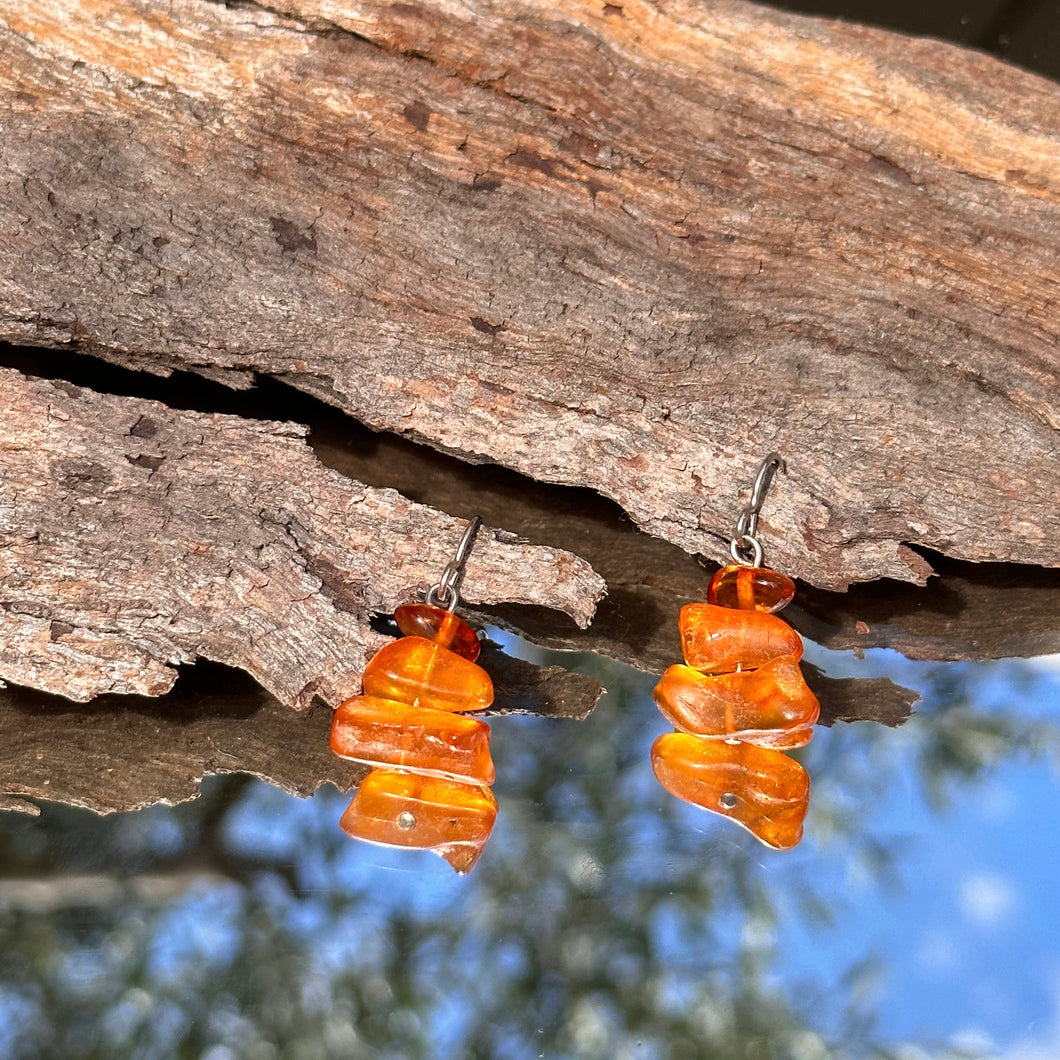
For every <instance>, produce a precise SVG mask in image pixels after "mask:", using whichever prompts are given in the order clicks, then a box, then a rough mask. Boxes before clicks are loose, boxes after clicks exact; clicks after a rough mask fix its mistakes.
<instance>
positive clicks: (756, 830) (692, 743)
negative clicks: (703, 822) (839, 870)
mask: <svg viewBox="0 0 1060 1060" xmlns="http://www.w3.org/2000/svg"><path fill="white" fill-rule="evenodd" d="M651 764H652V768H653V769H654V770H655V775H656V777H658V779H659V783H660V784H662V786H663V787H664V788H665V789H666V790H667V791H668V792H670V794H671V795H674V796H676V797H677V798H679V799H684V801H685V802H690V803H692V804H693V805H695V806H701V807H702V808H703V809H705V810H710V811H711V812H712V813H718V814H721V815H722V816H724V817H729V818H731V819H732V820H734V821H736V822H737V823H738V824H741V825H743V827H744V828H746V829H747V830H748V831H749V832H750V833H751V834H752V835H754V836H755V837H756V838H757V839H760V840H761V841H762V842H763V843H765V844H766V846H770V847H773V848H774V849H777V850H786V849H788V848H790V847H793V846H795V845H796V844H797V843H798V842H799V840H800V839H801V838H802V822H803V819H804V818H805V816H806V809H807V807H808V806H809V801H810V778H809V776H808V775H807V773H806V770H805V769H803V768H802V766H801V765H799V763H798V762H796V761H795V759H793V758H789V757H788V756H787V755H786V754H784V753H783V752H781V751H774V750H772V749H771V748H767V747H756V746H755V745H754V744H750V743H736V744H730V743H726V742H725V741H724V740H701V739H698V738H697V737H695V736H688V735H686V734H685V733H683V732H670V733H666V734H665V735H663V736H660V737H659V738H658V739H657V740H656V741H655V743H654V745H653V746H652V749H651Z"/></svg>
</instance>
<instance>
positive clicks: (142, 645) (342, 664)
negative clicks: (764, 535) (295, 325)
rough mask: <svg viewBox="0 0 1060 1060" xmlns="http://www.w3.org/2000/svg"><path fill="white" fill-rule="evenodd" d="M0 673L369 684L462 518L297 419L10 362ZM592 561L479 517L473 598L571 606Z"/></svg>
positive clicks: (73, 688) (288, 691)
mask: <svg viewBox="0 0 1060 1060" xmlns="http://www.w3.org/2000/svg"><path fill="white" fill-rule="evenodd" d="M0 394H2V395H3V397H4V401H5V405H6V414H5V418H4V435H3V438H2V439H0V454H2V467H3V477H2V480H0V678H5V679H7V680H10V681H14V682H16V683H18V684H22V685H29V686H31V687H34V688H38V689H42V690H44V691H48V692H54V693H57V694H59V695H63V696H66V697H68V698H70V699H75V700H88V699H91V698H92V697H94V696H97V695H100V694H101V693H105V692H125V693H139V694H142V695H149V696H156V695H160V694H162V693H164V692H167V691H168V690H169V688H170V687H171V686H172V684H173V681H174V680H175V678H176V672H177V671H176V666H177V665H178V664H180V663H191V662H194V661H195V659H196V658H205V659H212V660H214V661H217V662H223V663H225V664H227V665H229V666H235V667H238V668H240V669H243V670H245V671H246V672H247V673H249V674H251V675H252V676H253V677H254V678H255V679H256V680H257V681H259V682H260V683H261V684H262V685H263V686H264V687H265V688H266V689H267V690H268V691H269V692H271V693H272V694H273V695H275V696H276V697H277V698H278V699H279V700H281V701H282V702H284V703H286V704H288V705H290V706H296V707H306V706H308V705H309V702H310V700H311V699H312V697H313V696H314V695H318V696H320V698H321V699H323V700H324V701H325V702H326V703H328V704H330V705H331V706H335V705H337V704H338V703H339V702H341V701H342V700H343V699H345V698H346V697H347V696H350V695H353V694H355V693H356V692H357V691H359V689H360V680H361V672H362V670H363V669H364V663H365V659H366V654H367V653H368V652H369V651H371V650H373V649H374V648H376V647H378V646H379V645H380V644H382V643H383V642H384V640H385V638H384V636H383V635H382V634H379V633H375V632H373V631H372V630H371V629H370V628H369V619H370V618H371V616H372V615H374V614H389V613H390V612H392V611H393V610H394V608H395V607H396V606H397V605H398V604H400V603H403V602H406V601H407V600H409V599H413V598H415V597H416V595H417V594H418V593H420V592H422V591H424V590H426V589H427V588H428V587H429V586H431V585H432V584H434V582H435V581H437V579H438V577H439V575H440V574H441V572H442V570H443V569H444V567H445V565H446V563H447V562H448V561H449V560H450V559H451V558H452V554H453V551H454V549H455V545H456V542H457V541H458V540H459V538H460V534H461V532H462V530H463V527H464V524H463V523H462V522H460V521H457V520H454V519H452V518H451V517H450V516H447V515H444V514H443V513H441V512H438V511H435V510H434V509H432V508H428V507H426V506H424V505H421V504H415V503H413V502H412V501H410V500H408V499H407V498H405V497H403V496H402V495H401V494H399V493H397V492H396V491H394V490H391V489H376V488H372V487H368V486H364V485H362V484H361V483H359V482H356V481H354V480H351V479H349V478H347V477H346V476H344V475H342V474H340V473H339V472H337V471H334V470H331V469H329V468H325V467H323V466H322V465H321V464H320V463H319V462H318V461H317V459H316V457H315V456H314V455H313V453H312V451H311V450H310V449H309V447H308V446H307V445H306V444H305V441H304V438H303V435H304V433H305V429H304V428H302V427H299V426H298V425H297V424H291V423H277V422H264V421H255V420H248V419H245V418H239V417H234V416H222V415H213V416H210V415H203V414H200V413H195V412H177V411H175V410H173V409H170V408H167V407H166V406H164V405H161V404H159V403H158V402H150V401H138V400H135V399H131V398H121V397H116V396H113V395H107V394H97V393H94V392H92V391H88V390H82V389H79V388H77V387H74V386H70V385H69V384H63V383H57V382H52V381H48V380H42V379H29V378H26V377H25V376H22V375H20V374H19V373H17V372H13V371H8V370H0ZM602 591H603V583H602V581H601V579H600V578H599V576H598V575H596V574H595V573H594V572H593V570H592V568H591V567H589V565H588V564H587V563H586V562H585V561H584V560H581V559H578V558H577V557H576V556H573V555H571V554H570V553H567V552H564V551H562V550H560V549H555V548H548V547H544V546H536V545H530V544H527V543H525V542H522V541H520V540H518V539H515V538H513V537H512V535H510V534H506V533H504V532H502V531H494V530H490V529H488V528H485V527H484V528H482V529H481V530H480V531H479V533H478V536H477V539H476V542H475V547H474V549H473V550H472V553H471V556H470V558H469V560H468V563H467V567H466V574H465V579H464V582H463V585H462V593H463V595H464V597H465V598H466V599H467V600H469V601H471V602H475V603H479V604H482V603H496V602H498V601H501V600H521V601H522V602H524V603H531V604H536V605H545V606H546V607H560V608H563V609H565V610H566V611H568V613H569V614H571V615H572V616H573V617H574V618H575V619H576V620H577V621H578V622H580V623H581V624H583V625H584V624H585V623H587V622H588V620H589V618H590V617H591V615H592V612H593V607H594V604H595V600H596V598H597V597H598V596H599V595H600V594H601V592H602Z"/></svg>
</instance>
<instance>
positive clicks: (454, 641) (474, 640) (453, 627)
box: [394, 604, 482, 662]
mask: <svg viewBox="0 0 1060 1060" xmlns="http://www.w3.org/2000/svg"><path fill="white" fill-rule="evenodd" d="M394 621H395V622H396V623H397V627H398V629H400V630H401V632H402V633H404V634H405V636H407V637H423V638H424V640H431V641H434V643H435V644H440V645H441V646H442V647H443V648H448V649H449V650H450V651H451V652H455V653H456V654H457V655H460V656H462V657H463V658H465V659H467V660H468V661H469V662H474V661H475V660H476V659H477V658H478V655H479V652H480V651H481V650H482V645H481V644H480V642H479V639H478V637H477V636H476V635H475V631H474V630H473V629H472V628H471V627H470V626H469V625H468V624H467V623H466V622H464V621H463V620H462V619H459V618H457V617H456V615H454V614H453V612H452V611H446V609H445V608H444V607H435V606H434V604H402V605H401V606H400V607H399V608H398V609H397V610H396V611H395V612H394Z"/></svg>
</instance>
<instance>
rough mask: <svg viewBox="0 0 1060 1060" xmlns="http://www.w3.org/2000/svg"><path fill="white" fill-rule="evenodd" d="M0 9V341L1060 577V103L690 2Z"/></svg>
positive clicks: (973, 61)
mask: <svg viewBox="0 0 1060 1060" xmlns="http://www.w3.org/2000/svg"><path fill="white" fill-rule="evenodd" d="M271 6H272V7H273V8H275V10H269V9H267V8H266V7H264V6H262V5H255V4H232V5H230V6H223V5H221V4H216V3H208V2H204V0H169V2H159V0H154V2H147V0H108V2H107V3H105V4H104V3H101V2H98V0H41V2H39V3H35V4H32V5H27V4H25V3H23V2H22V0H0V97H2V98H3V99H4V101H5V104H7V105H8V106H9V108H10V109H9V110H8V112H7V113H6V114H5V117H4V127H3V137H2V142H0V337H4V338H8V339H10V340H11V341H15V342H20V343H28V344H35V345H42V346H47V345H60V344H72V345H74V346H75V347H77V348H78V349H82V350H87V351H91V352H95V353H97V354H99V355H101V356H105V357H107V358H109V359H111V360H113V361H116V362H119V363H123V364H127V365H132V366H135V367H138V368H145V369H149V370H152V371H165V370H167V369H168V368H170V367H172V366H183V367H187V368H191V369H194V370H196V371H199V372H202V373H204V374H207V375H209V376H210V377H211V378H217V379H224V380H225V381H227V382H229V383H230V384H232V385H242V384H245V383H248V382H249V381H250V378H251V375H250V373H268V374H271V375H274V376H276V377H278V378H282V379H285V380H287V381H288V382H290V383H293V384H294V385H296V386H298V387H301V388H304V389H305V390H307V391H309V392H311V393H313V394H315V395H318V396H320V397H322V398H324V399H325V400H327V401H330V402H334V403H335V404H337V405H339V406H341V407H342V408H344V409H346V410H347V411H348V412H350V413H351V414H353V415H354V416H356V417H358V418H360V419H362V420H363V421H364V422H366V423H368V424H370V425H372V426H374V427H377V428H385V429H387V430H392V431H401V432H405V433H407V434H410V435H413V436H416V437H419V438H422V439H426V440H428V441H429V442H430V443H431V444H433V445H435V446H438V447H442V448H446V449H449V450H453V451H457V452H459V453H461V454H462V455H463V456H464V457H465V458H468V459H472V460H490V461H497V462H500V463H503V464H507V465H509V466H511V467H514V468H517V469H519V470H520V471H522V472H524V473H525V474H527V475H530V476H532V477H535V478H538V479H542V480H548V481H552V482H560V483H570V484H577V485H583V486H589V487H592V488H594V489H596V490H599V491H600V492H601V493H603V494H605V495H607V496H609V497H612V498H614V499H615V500H616V501H618V503H619V504H621V505H622V507H623V508H624V509H625V510H626V511H627V512H628V513H629V514H630V515H631V516H632V518H633V519H634V520H635V521H636V522H637V523H638V524H639V525H640V526H642V527H643V528H644V529H646V530H647V531H649V532H650V533H652V534H655V535H658V536H660V537H663V538H666V539H667V540H669V541H671V542H674V543H675V544H677V545H679V546H680V547H681V548H683V549H685V550H687V551H690V552H697V553H703V554H706V555H709V556H711V557H714V558H720V557H721V555H722V551H723V547H724V546H723V544H722V541H723V538H724V537H725V536H726V535H727V533H728V532H729V527H730V524H731V519H732V493H733V490H734V488H736V485H737V484H741V485H742V484H746V483H748V482H749V478H750V476H751V474H752V473H753V469H754V467H755V466H756V464H757V461H758V460H759V459H760V457H761V456H762V455H763V453H764V452H765V451H767V450H769V449H773V448H779V449H780V450H782V451H783V452H784V453H785V454H786V455H787V456H788V457H789V458H790V464H791V468H792V475H791V478H790V480H789V483H788V485H789V488H788V489H787V490H786V491H785V493H784V494H783V495H782V497H780V498H779V499H778V501H777V504H776V506H775V507H772V508H771V509H770V512H769V513H768V516H767V519H766V522H765V526H766V530H767V532H768V533H769V534H770V538H771V540H772V541H774V542H775V544H774V559H775V561H776V563H777V565H778V566H781V567H783V568H785V569H787V570H788V571H789V572H790V573H792V574H794V575H796V576H799V577H801V578H803V579H805V580H807V581H811V582H814V583H815V584H818V585H821V586H826V587H833V588H835V587H841V586H843V585H845V584H846V583H847V582H849V581H851V580H863V579H864V580H867V579H871V578H876V577H879V576H881V575H886V576H889V577H893V578H900V579H914V580H915V579H922V578H923V577H924V576H925V575H926V574H927V573H928V571H929V566H928V564H927V562H925V561H924V560H923V559H922V558H921V557H920V556H919V555H917V554H915V553H913V552H912V551H910V550H909V549H907V548H906V547H905V545H906V544H907V543H915V544H920V545H925V546H929V547H930V548H932V549H935V550H937V551H939V552H942V553H946V554H948V555H951V556H957V557H964V558H968V559H975V560H982V559H1015V560H1020V561H1023V562H1028V563H1037V564H1053V565H1056V564H1060V503H1058V501H1060V462H1058V461H1056V460H1055V458H1054V457H1055V453H1056V449H1057V427H1058V426H1060V387H1058V383H1060V371H1058V368H1060V363H1058V360H1060V359H1058V355H1057V338H1058V334H1057V333H1058V324H1057V322H1058V320H1060V314H1058V312H1057V303H1058V299H1057V296H1058V293H1060V269H1058V267H1057V261H1058V258H1057V249H1058V247H1060V117H1058V115H1060V88H1058V87H1057V86H1055V85H1053V84H1051V83H1049V82H1047V81H1044V80H1042V79H1040V78H1036V77H1034V76H1031V75H1029V74H1026V73H1023V72H1021V71H1019V70H1016V69H1014V68H1012V67H1008V66H1005V65H1004V64H1002V63H999V62H997V61H995V60H992V59H990V58H987V57H985V56H982V55H978V54H975V53H971V52H968V51H963V50H961V49H958V48H954V47H951V46H947V45H944V44H940V43H937V42H933V41H915V40H909V39H906V38H903V37H901V36H898V35H896V34H889V33H885V32H879V31H873V30H867V29H861V28H858V27H853V26H846V25H841V24H835V23H824V22H820V21H814V20H810V19H805V18H800V17H797V16H790V15H786V14H780V13H776V12H772V11H768V10H766V9H762V8H757V7H754V6H751V5H745V4H741V3H733V2H726V0H717V2H713V3H710V4H701V3H695V2H690V0H658V2H655V3H643V2H639V0H629V2H623V3H621V4H606V5H601V4H599V3H588V2H582V3H579V2H576V0H533V2H530V0H495V2H492V3H486V2H485V0H472V2H463V3H456V2H455V0H425V2H423V3H418V4H390V3H386V4H383V3H371V2H358V0H341V2H340V0H278V2H277V4H275V5H271Z"/></svg>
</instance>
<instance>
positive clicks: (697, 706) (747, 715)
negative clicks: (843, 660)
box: [655, 656, 820, 748]
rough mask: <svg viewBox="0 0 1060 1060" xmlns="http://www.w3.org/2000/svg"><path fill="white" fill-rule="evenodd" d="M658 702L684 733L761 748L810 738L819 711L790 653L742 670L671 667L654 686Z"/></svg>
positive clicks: (799, 741)
mask: <svg viewBox="0 0 1060 1060" xmlns="http://www.w3.org/2000/svg"><path fill="white" fill-rule="evenodd" d="M655 705H656V706H657V707H658V708H659V711H660V712H661V713H662V715H663V717H664V718H666V720H667V721H669V722H670V724H672V725H673V726H674V727H675V728H677V729H681V730H682V731H683V732H687V733H692V734H693V735H694V736H705V737H709V738H721V739H726V738H731V739H735V740H744V741H746V742H748V743H755V744H758V745H759V746H760V747H788V748H790V747H801V746H802V745H803V744H805V743H809V741H810V737H811V735H812V726H813V725H814V723H815V722H816V721H817V718H818V715H819V714H820V705H819V704H818V702H817V698H816V697H815V696H814V694H813V693H812V692H811V691H810V690H809V688H808V687H807V685H806V681H805V680H804V679H803V676H802V672H801V671H800V670H799V667H798V665H797V664H796V663H794V662H792V661H791V659H790V657H788V656H781V657H779V658H777V659H771V660H770V661H769V662H767V663H764V664H763V665H762V666H760V667H759V668H758V669H757V670H745V671H743V672H741V673H729V674H714V675H708V674H703V673H700V672H699V670H694V669H693V668H692V667H691V666H671V667H670V668H669V669H668V670H667V671H666V672H665V673H664V674H663V675H662V679H661V680H660V681H659V683H658V684H657V685H656V686H655Z"/></svg>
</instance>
